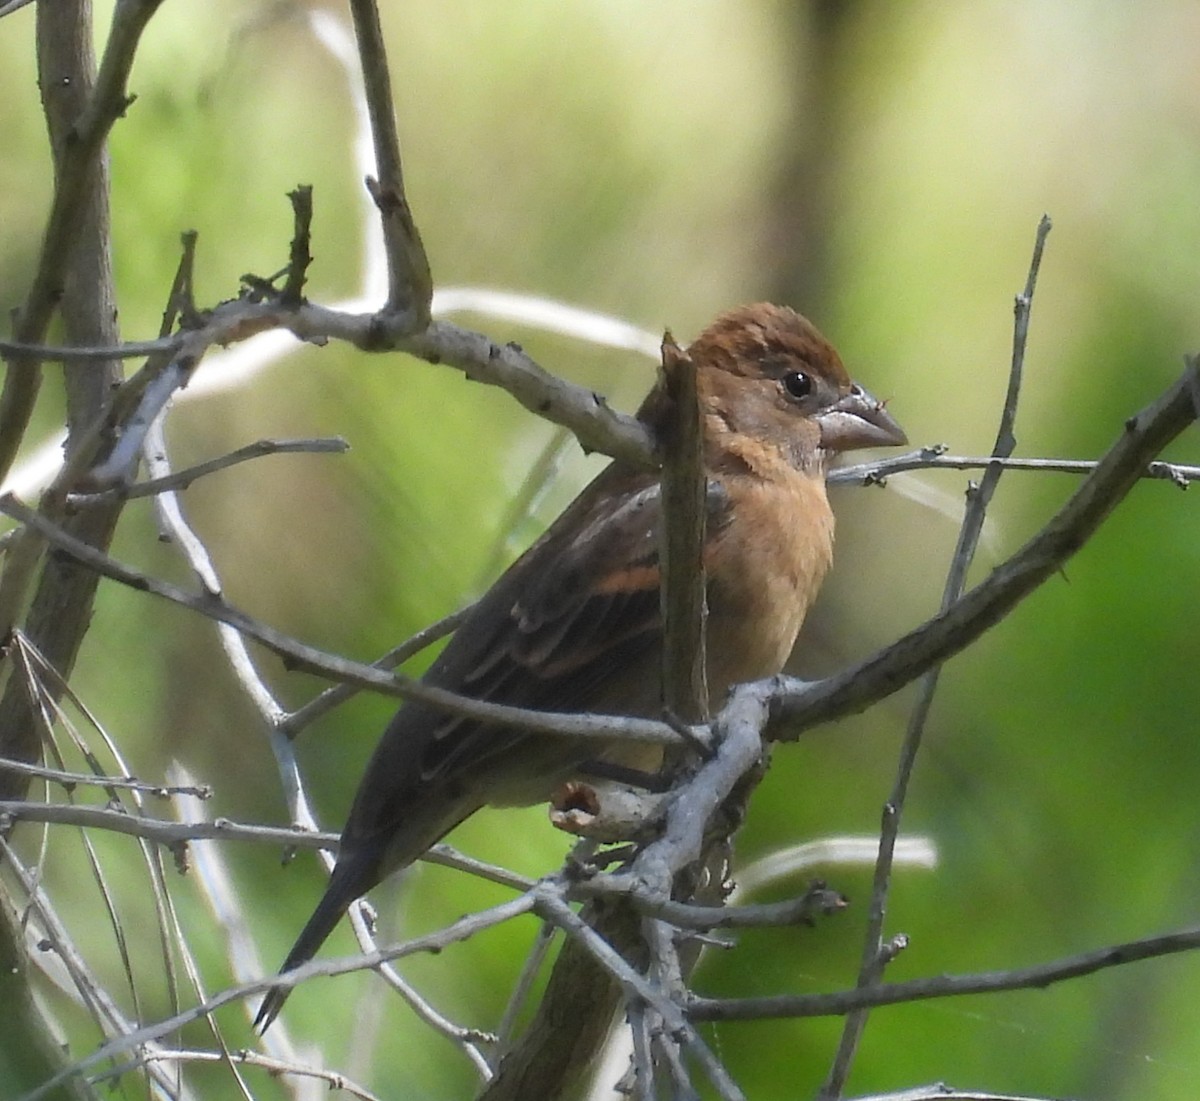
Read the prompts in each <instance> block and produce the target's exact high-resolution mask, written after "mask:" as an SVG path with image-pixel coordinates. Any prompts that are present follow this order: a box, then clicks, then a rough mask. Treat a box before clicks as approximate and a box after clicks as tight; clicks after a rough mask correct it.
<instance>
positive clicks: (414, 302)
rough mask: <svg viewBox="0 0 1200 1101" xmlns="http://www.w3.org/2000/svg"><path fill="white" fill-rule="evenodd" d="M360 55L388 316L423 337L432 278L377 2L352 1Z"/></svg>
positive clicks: (352, 12) (408, 330) (373, 191)
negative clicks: (405, 165)
mask: <svg viewBox="0 0 1200 1101" xmlns="http://www.w3.org/2000/svg"><path fill="white" fill-rule="evenodd" d="M350 11H351V14H352V15H353V17H354V33H355V35H356V36H357V38H358V54H359V57H360V59H361V60H362V66H363V85H364V90H365V92H366V98H367V109H368V111H369V113H370V118H371V135H372V137H373V138H374V141H375V163H376V170H377V171H378V173H379V179H378V180H377V181H376V180H371V179H368V180H367V187H368V190H369V191H370V192H371V198H373V199H374V200H375V205H376V207H378V208H379V215H380V218H381V220H382V223H383V237H384V242H385V247H386V249H387V262H388V299H387V306H386V308H385V312H386V313H388V314H391V315H396V316H397V318H398V320H399V321H400V324H401V325H402V326H403V327H404V329H405V331H406V332H410V333H415V332H420V331H421V330H422V329H424V328H425V326H426V325H428V324H429V302H430V299H431V298H432V296H433V277H432V276H431V275H430V272H429V260H428V258H427V257H426V255H425V247H424V245H422V244H421V234H420V233H419V232H418V230H417V225H416V222H415V221H414V219H413V216H412V211H411V210H410V209H409V206H408V198H407V196H406V195H405V193H404V175H403V172H402V170H401V166H400V139H399V137H398V135H397V134H396V118H395V115H394V114H393V113H392V103H393V100H392V80H391V75H390V73H389V71H388V63H387V52H386V50H385V48H384V44H383V28H382V26H381V25H380V22H379V9H378V7H377V6H376V4H375V0H350Z"/></svg>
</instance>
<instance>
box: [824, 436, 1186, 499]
mask: <svg viewBox="0 0 1200 1101" xmlns="http://www.w3.org/2000/svg"><path fill="white" fill-rule="evenodd" d="M991 466H999V467H1001V468H1003V469H1004V470H1029V471H1040V472H1046V471H1055V472H1058V473H1060V474H1091V473H1092V471H1093V470H1095V469H1096V460H1095V459H1014V458H1012V457H1007V458H999V457H996V456H986V457H985V456H979V455H948V454H946V452H945V450H944V448H942V447H941V446H940V445H939V446H935V447H923V448H921V449H920V450H919V451H911V452H909V453H908V454H906V455H895V456H892V457H890V458H887V459H877V460H875V461H873V462H869V463H858V464H856V465H854V466H843V467H839V468H838V469H837V470H831V471H830V472H829V476H828V477H827V479H826V481H827V482H828V483H829V484H830V485H882V484H883V483H884V482H886V481H887V479H888V478H890V477H891V476H892V475H894V474H905V473H908V472H910V471H913V470H986V469H987V468H988V467H991ZM1141 476H1142V477H1143V478H1158V479H1161V480H1163V481H1167V482H1174V483H1175V485H1177V486H1179V488H1180V489H1186V488H1187V487H1188V485H1189V484H1190V483H1192V482H1195V481H1200V466H1187V465H1184V464H1181V463H1165V462H1162V461H1161V460H1156V461H1155V462H1152V463H1148V464H1147V465H1146V469H1145V470H1144V471H1143V472H1142V475H1141Z"/></svg>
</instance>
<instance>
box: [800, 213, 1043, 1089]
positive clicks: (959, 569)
mask: <svg viewBox="0 0 1200 1101" xmlns="http://www.w3.org/2000/svg"><path fill="white" fill-rule="evenodd" d="M1049 232H1050V219H1049V218H1047V217H1045V216H1044V215H1043V217H1042V220H1041V222H1040V224H1039V225H1038V231H1037V237H1036V240H1035V242H1034V246H1033V259H1032V260H1031V261H1030V265H1029V275H1028V277H1027V278H1026V281H1025V293H1024V294H1022V295H1018V297H1017V304H1016V324H1015V326H1014V331H1013V354H1012V363H1011V366H1010V369H1009V374H1008V392H1007V394H1006V396H1005V399H1004V408H1003V409H1002V411H1001V413H1000V425H999V427H998V428H997V430H996V442H995V444H994V445H993V447H992V454H993V455H994V456H995V457H997V458H1001V459H1003V458H1007V457H1008V456H1009V455H1011V454H1012V451H1013V448H1014V447H1016V443H1017V438H1016V435H1015V434H1014V431H1013V429H1014V426H1015V423H1016V416H1017V401H1018V399H1019V397H1020V393H1021V378H1022V373H1023V370H1024V365H1025V345H1026V341H1027V339H1028V335H1029V311H1030V308H1031V307H1032V305H1033V292H1034V289H1035V288H1036V286H1037V276H1038V270H1039V268H1040V267H1041V263H1042V253H1043V250H1044V248H1045V244H1046V237H1047V235H1048V234H1049ZM1002 473H1003V468H1002V467H1001V466H999V465H998V464H996V463H990V464H989V465H988V468H987V470H986V471H985V472H984V475H983V481H982V482H981V483H980V484H979V485H978V486H977V487H976V486H972V487H970V488H969V489H968V491H967V510H966V514H965V515H964V516H963V522H962V529H961V530H960V531H959V535H958V545H957V546H956V547H955V548H954V557H953V558H952V560H951V563H950V572H949V575H948V576H947V578H946V585H945V589H944V591H943V593H942V611H943V612H944V611H945V610H946V609H947V608H949V607H951V606H952V605H953V604H954V602H955V601H956V600H958V599H959V598H960V597H961V596H962V592H963V588H964V587H965V586H966V582H967V570H968V569H970V566H971V562H972V561H973V560H974V558H975V550H976V548H977V547H978V545H979V537H980V535H981V533H982V532H983V522H984V518H985V516H986V515H987V509H988V505H989V504H991V501H992V497H993V496H994V494H995V492H996V487H997V485H999V483H1000V476H1001V474H1002ZM940 673H941V665H940V664H935V665H933V666H932V667H931V668H930V669H929V671H928V672H927V673H926V674H925V676H924V678H923V680H922V683H921V689H920V692H919V694H918V697H917V701H916V703H915V705H914V706H913V710H912V715H911V716H910V718H909V722H908V729H907V731H906V732H905V736H904V743H903V745H902V746H901V748H900V760H899V763H898V764H897V767H896V778H895V781H894V782H893V784H892V792H891V795H890V797H889V798H888V801H887V803H886V804H885V805H884V808H883V815H882V825H881V828H880V831H879V856H878V859H877V860H876V862H875V874H874V877H873V883H872V887H871V903H870V906H869V907H868V911H867V928H866V933H865V936H864V941H863V952H862V962H861V963H860V965H859V972H858V986H859V989H866V988H869V987H871V986H874V985H875V984H876V983H877V982H878V981H879V979H880V977H881V976H882V975H883V970H884V968H885V967H886V966H887V964H888V963H889V962H891V960H892V959H894V958H895V952H894V951H892V950H891V949H890V948H889V947H888V946H887V945H885V943H884V940H883V927H884V922H885V921H886V918H887V900H888V893H889V890H890V887H891V881H892V861H893V858H894V854H895V849H896V839H897V837H899V835H900V820H901V817H902V816H903V813H904V803H905V800H906V798H907V796H908V788H909V784H910V782H911V781H912V775H913V770H914V768H915V767H916V763H917V754H918V753H919V752H920V748H921V742H922V739H923V738H924V734H925V723H926V721H927V720H928V718H929V712H930V709H931V708H932V707H933V697H934V694H935V693H936V692H937V686H938V675H939V674H940ZM866 1023H867V1013H866V1010H856V1011H855V1012H853V1013H850V1014H847V1016H846V1021H845V1027H844V1028H843V1029H842V1036H841V1040H840V1041H839V1043H838V1049H837V1052H836V1053H835V1055H834V1059H833V1064H832V1066H831V1067H830V1070H829V1075H828V1077H827V1078H826V1080H825V1083H824V1085H823V1086H822V1087H821V1091H820V1094H819V1095H818V1096H819V1097H820V1098H821V1099H822V1101H832V1099H835V1098H838V1097H840V1096H841V1095H842V1090H843V1089H844V1088H845V1085H846V1079H847V1078H848V1077H849V1074H850V1067H851V1066H852V1065H853V1062H854V1056H855V1054H856V1052H857V1049H858V1042H859V1039H860V1038H861V1036H862V1032H863V1029H864V1028H865V1027H866Z"/></svg>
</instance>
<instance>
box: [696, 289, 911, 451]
mask: <svg viewBox="0 0 1200 1101" xmlns="http://www.w3.org/2000/svg"><path fill="white" fill-rule="evenodd" d="M688 355H689V357H690V358H691V360H692V362H693V363H694V364H695V365H696V369H697V376H696V381H697V390H698V391H699V395H700V403H701V410H702V412H703V414H704V417H705V421H706V430H707V432H708V435H709V436H710V438H713V437H720V436H724V435H725V434H732V435H736V436H739V437H749V438H751V439H755V440H758V441H760V442H761V443H763V444H766V445H768V446H770V445H774V446H775V447H776V448H778V450H779V451H780V452H782V453H783V455H784V456H785V457H786V459H787V461H788V462H789V465H792V466H794V467H797V468H801V469H823V468H824V466H825V463H826V461H827V459H828V458H829V456H830V455H832V454H834V453H836V452H839V451H849V450H852V449H854V448H858V447H892V446H898V445H900V444H904V443H907V442H908V441H907V437H906V436H905V434H904V430H903V429H902V428H901V427H900V425H899V424H897V423H896V421H895V419H894V418H893V417H892V415H891V414H890V413H888V411H887V410H886V409H885V408H884V404H883V402H881V401H877V400H876V399H875V398H873V397H872V396H871V395H870V394H869V393H868V392H867V391H866V390H865V389H864V388H863V387H862V386H860V385H859V384H858V383H856V382H854V381H853V380H852V379H851V378H850V376H849V375H848V374H847V373H846V368H845V367H843V366H842V361H841V358H840V357H839V356H838V354H837V351H836V350H835V349H834V347H833V345H832V344H830V343H829V341H827V340H826V339H825V338H824V337H823V336H822V335H821V334H820V333H819V332H818V331H817V329H816V328H815V327H814V326H813V325H812V323H811V322H809V321H808V320H807V319H806V318H804V317H801V316H800V314H798V313H796V312H795V311H794V310H790V309H788V308H787V307H785V306H774V305H771V304H770V303H765V302H764V303H758V304H756V305H753V306H741V307H739V308H737V309H734V310H730V311H728V312H727V313H724V314H722V315H721V316H720V317H718V318H717V319H716V320H715V321H714V322H713V323H712V324H711V325H709V327H708V328H707V329H705V330H704V332H702V333H701V334H700V335H699V336H698V337H697V338H696V339H695V341H693V343H692V344H691V346H690V347H689V348H688Z"/></svg>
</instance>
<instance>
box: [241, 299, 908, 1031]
mask: <svg viewBox="0 0 1200 1101" xmlns="http://www.w3.org/2000/svg"><path fill="white" fill-rule="evenodd" d="M687 356H688V357H689V358H690V359H691V361H692V363H693V364H694V365H695V380H696V391H697V400H698V404H699V411H700V420H701V434H702V441H703V452H704V468H705V477H706V488H705V497H704V501H705V504H704V508H705V516H706V534H705V542H704V547H703V552H702V559H703V565H704V568H705V571H706V586H707V587H706V599H707V605H708V618H707V635H706V639H707V669H706V672H707V679H708V685H709V691H710V695H711V697H712V699H713V700H714V701H719V700H720V699H721V698H722V697H723V696H724V694H726V693H727V692H728V690H729V689H730V688H731V687H732V686H733V685H736V684H739V683H742V682H746V681H753V680H758V679H760V678H763V677H767V676H773V675H775V674H776V673H778V672H780V671H781V670H782V668H783V666H784V663H785V662H786V660H787V659H788V656H789V655H790V653H791V651H792V647H793V645H794V644H795V641H796V637H797V635H798V634H799V631H800V627H801V624H802V623H803V621H804V618H805V615H806V613H807V612H808V609H809V606H810V605H811V603H812V601H813V599H814V598H815V596H816V594H817V591H818V589H819V588H820V586H821V582H822V580H823V578H824V576H825V574H826V572H827V571H828V569H829V567H830V564H831V561H832V554H833V533H834V520H833V513H832V511H831V509H830V505H829V501H828V498H827V496H826V492H825V473H826V470H827V468H828V466H829V463H830V461H831V460H832V458H833V457H834V456H836V455H837V454H838V453H839V452H843V451H848V450H852V449H855V448H863V447H877V446H898V445H902V444H904V443H906V442H907V439H906V437H905V435H904V431H903V429H901V427H900V425H899V424H898V423H897V422H896V420H895V419H894V418H893V417H892V415H891V414H890V413H889V412H888V411H887V409H886V408H885V406H884V403H883V402H880V401H877V400H876V399H875V398H873V397H872V396H871V395H870V393H868V392H867V391H866V390H865V389H864V388H863V387H862V386H860V385H859V384H858V383H856V382H854V381H852V380H851V378H850V376H849V375H848V374H847V372H846V369H845V367H844V366H843V364H842V361H841V359H840V357H839V356H838V353H837V352H836V350H835V349H834V348H833V346H832V345H831V344H830V343H829V341H827V340H826V339H825V337H823V336H822V335H821V333H820V332H818V330H817V329H816V327H815V326H814V325H813V324H812V323H811V322H810V321H808V320H807V319H806V318H805V317H803V316H802V315H801V314H799V313H797V312H796V311H794V310H792V309H790V308H788V307H785V306H777V305H773V304H770V303H757V304H754V305H748V306H742V307H739V308H736V309H732V310H729V311H727V312H726V313H724V314H722V315H720V316H719V317H718V318H717V319H716V320H715V321H714V322H713V323H712V324H711V325H709V326H708V327H707V328H706V329H705V330H704V331H703V332H702V333H701V334H700V335H699V336H698V337H697V338H696V339H695V340H694V341H693V342H692V344H691V345H690V346H689V347H688V349H687ZM670 400H671V399H670V398H669V396H668V394H667V390H666V382H665V378H664V377H662V376H660V378H659V380H658V382H657V383H656V385H655V386H654V388H653V389H652V390H651V391H650V393H649V395H648V396H647V397H646V399H645V401H644V402H643V403H642V405H641V407H640V408H639V410H638V417H639V418H640V420H641V421H642V422H643V423H644V424H645V425H646V427H647V428H648V429H649V430H650V432H651V433H652V434H654V435H655V437H656V438H661V434H662V432H663V430H664V426H665V422H666V417H667V416H668V414H669V409H670ZM660 518H661V496H660V482H659V474H658V473H657V472H656V471H654V470H651V469H642V468H638V467H635V466H633V465H632V464H630V463H628V462H622V461H620V460H614V461H613V462H611V463H610V464H609V465H608V466H607V467H606V468H605V469H604V470H602V471H601V473H600V474H599V475H598V476H597V477H596V478H595V479H594V480H593V481H592V482H591V483H590V484H589V485H588V486H587V487H586V488H585V489H584V490H583V491H582V492H581V493H580V494H579V496H578V497H576V498H575V500H574V501H573V502H572V503H571V504H570V505H568V506H567V508H566V509H565V511H564V512H563V513H562V514H561V515H560V516H559V517H558V519H557V520H555V521H554V522H553V523H552V524H551V525H550V527H549V528H548V529H547V530H546V532H545V533H544V534H543V535H542V536H541V538H540V539H538V540H537V541H536V542H535V543H534V544H533V545H532V546H531V547H530V548H529V549H528V550H527V551H526V552H525V553H524V554H523V555H521V556H520V557H519V558H518V559H517V560H516V561H515V562H514V563H513V564H512V565H511V566H510V567H509V568H508V569H507V570H506V571H505V572H504V573H503V574H502V575H501V576H500V578H499V579H498V580H497V581H496V582H495V583H494V584H493V585H492V587H491V588H490V589H489V590H488V591H487V593H486V594H485V595H484V596H483V597H482V598H481V599H480V600H479V601H478V603H477V604H476V605H475V606H474V608H473V609H472V610H471V611H470V612H469V614H468V615H467V617H466V618H465V620H464V621H463V622H461V623H460V625H459V626H458V628H457V630H456V631H455V632H454V634H453V636H452V638H451V640H450V642H449V643H448V644H447V646H446V647H445V649H444V650H443V651H442V653H441V655H440V656H439V657H438V658H437V660H436V661H435V662H434V663H433V664H432V665H431V667H430V668H429V670H428V672H427V673H426V674H425V675H424V677H423V678H422V679H423V681H424V682H425V683H427V684H431V685H436V686H439V687H441V688H446V689H450V690H453V691H454V692H457V693H460V694H462V695H465V696H469V697H472V698H475V699H481V700H489V701H493V702H496V703H503V704H509V705H513V706H517V707H522V708H532V709H536V710H546V711H576V712H596V713H607V714H616V715H627V716H642V717H653V716H656V715H661V714H662V713H663V703H662V690H661V679H662V678H661V673H660V669H659V665H660V655H661V650H662V614H661V608H660V595H659V590H660V580H661V578H660V570H659V551H658V541H659V521H660ZM625 750H626V752H624V753H623V751H622V746H621V745H620V743H619V742H616V741H614V742H613V743H612V744H611V745H605V746H604V747H603V748H601V749H600V750H598V749H597V745H596V742H595V741H594V740H591V739H587V740H583V739H575V740H572V739H569V738H563V737H556V736H553V735H548V734H533V733H529V732H524V731H522V730H520V729H515V728H512V727H501V726H498V725H489V724H487V723H485V722H482V721H479V720H475V719H469V718H464V717H461V716H454V715H450V714H448V713H446V712H444V711H439V710H437V709H436V708H434V707H432V706H430V705H428V704H426V703H422V702H420V701H416V700H410V701H407V702H405V703H404V704H403V705H402V706H401V707H400V709H399V710H398V711H397V712H396V714H395V716H394V717H393V718H392V720H391V722H390V723H389V724H388V726H387V727H386V729H385V730H384V732H383V734H382V736H381V738H380V740H379V743H378V745H377V746H376V748H375V751H374V753H373V755H372V756H371V758H370V761H369V763H368V764H367V767H366V770H365V772H364V774H363V777H362V780H361V782H360V783H359V786H358V790H357V793H356V795H355V797H354V801H353V804H352V806H351V809H350V813H349V816H348V817H347V820H346V825H345V828H344V829H343V831H342V834H341V840H340V844H339V848H338V855H337V861H336V864H335V866H334V869H333V873H332V875H331V876H330V879H329V883H328V885H327V887H326V890H325V893H324V895H323V896H322V898H321V899H320V901H319V903H318V904H317V907H316V909H315V910H314V911H313V914H312V916H311V917H310V918H309V920H308V923H307V924H306V925H305V926H304V928H303V930H302V931H301V933H300V935H299V937H298V938H297V940H296V942H295V945H294V946H293V948H292V950H291V951H290V952H289V953H288V955H287V958H286V959H285V960H284V962H283V965H282V966H281V968H280V973H281V974H282V973H284V972H287V971H290V970H292V969H293V968H295V967H298V966H300V965H301V964H303V963H305V962H307V961H308V960H310V959H311V958H312V957H313V956H314V955H315V953H316V952H317V950H318V949H319V948H320V947H321V945H322V944H323V943H324V941H325V939H326V938H327V937H328V936H329V935H330V933H331V932H332V931H333V929H334V928H335V926H336V925H337V923H338V922H339V921H340V920H341V918H342V916H343V915H344V914H345V912H346V910H347V909H348V908H349V906H350V904H351V903H352V902H354V901H355V900H356V899H358V898H360V897H361V896H362V895H363V894H365V893H366V892H367V891H369V890H370V889H371V888H372V887H374V886H375V885H376V884H378V883H379V882H381V881H382V880H383V879H384V878H385V877H386V876H388V875H390V874H392V873H393V872H396V871H399V870H400V869H402V868H404V867H407V866H408V865H409V864H411V863H412V862H413V861H415V860H416V859H418V858H419V857H420V856H421V855H422V854H423V853H424V852H425V851H426V850H428V849H429V848H430V847H432V846H433V845H434V844H436V843H437V842H438V841H440V840H441V839H442V837H444V836H445V835H446V834H447V833H449V832H450V830H452V829H453V828H454V827H455V826H457V825H458V824H459V823H460V822H462V821H463V820H464V819H466V818H468V817H469V816H470V815H472V814H474V813H475V812H476V811H478V810H480V809H481V808H483V807H484V806H489V805H490V806H510V805H528V804H532V803H537V802H542V801H547V800H548V799H549V798H550V797H551V796H552V794H553V793H554V791H555V790H556V789H557V788H558V787H559V785H561V784H562V783H563V782H564V781H566V780H568V779H571V778H573V777H576V776H578V775H580V774H581V773H582V774H586V772H587V768H588V766H589V763H591V764H593V765H595V764H596V762H597V760H598V759H599V760H600V761H602V762H603V761H608V762H616V764H617V767H620V766H621V765H622V764H625V763H627V762H628V761H629V760H631V759H632V758H631V756H630V753H629V751H628V744H626V747H625ZM637 752H638V753H639V754H640V755H642V757H643V758H644V753H645V747H644V746H641V747H639V750H638V751H637ZM645 764H646V762H645V760H644V759H642V760H640V761H639V768H640V767H641V766H644V765H645ZM643 771H644V769H643ZM288 992H289V990H288V988H287V987H285V986H276V987H273V988H272V989H271V990H269V991H268V992H267V994H266V996H265V998H264V1000H263V1002H262V1005H261V1008H260V1009H259V1012H258V1015H257V1017H256V1019H255V1027H256V1028H260V1029H261V1030H263V1031H265V1030H266V1028H267V1027H269V1025H270V1024H271V1022H272V1021H273V1020H274V1019H275V1017H276V1016H277V1015H278V1013H279V1011H280V1009H281V1008H282V1006H283V1003H284V1001H285V999H286V998H287V995H288Z"/></svg>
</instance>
